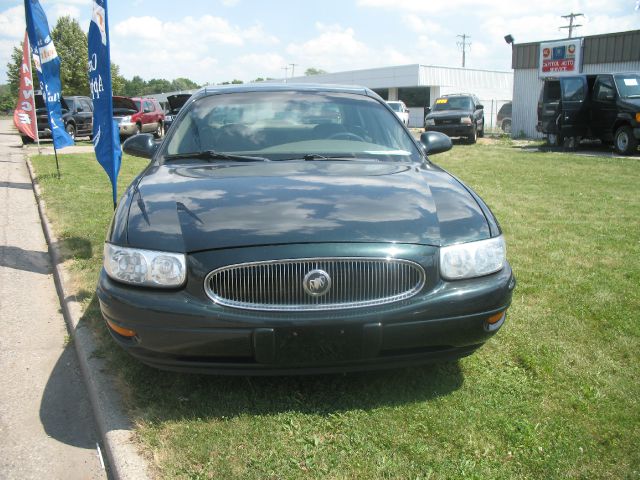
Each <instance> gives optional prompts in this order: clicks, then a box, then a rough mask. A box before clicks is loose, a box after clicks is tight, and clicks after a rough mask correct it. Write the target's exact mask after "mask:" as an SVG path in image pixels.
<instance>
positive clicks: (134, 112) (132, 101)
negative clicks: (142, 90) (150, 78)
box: [113, 96, 164, 138]
mask: <svg viewBox="0 0 640 480" xmlns="http://www.w3.org/2000/svg"><path fill="white" fill-rule="evenodd" d="M113 118H114V119H115V120H116V121H117V122H118V126H119V128H120V136H121V137H130V136H131V135H137V134H139V133H150V132H152V133H153V134H154V135H155V137H156V138H160V137H162V135H163V133H164V111H163V110H162V108H161V107H160V104H159V103H158V101H157V100H156V99H155V98H138V97H133V98H129V97H119V96H114V97H113Z"/></svg>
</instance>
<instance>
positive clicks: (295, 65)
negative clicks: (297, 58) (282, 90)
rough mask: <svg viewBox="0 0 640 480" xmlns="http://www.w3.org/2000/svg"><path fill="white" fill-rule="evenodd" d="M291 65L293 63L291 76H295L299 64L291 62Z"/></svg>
mask: <svg viewBox="0 0 640 480" xmlns="http://www.w3.org/2000/svg"><path fill="white" fill-rule="evenodd" d="M289 65H291V77H295V76H296V75H295V73H296V67H297V66H298V64H297V63H290V64H289Z"/></svg>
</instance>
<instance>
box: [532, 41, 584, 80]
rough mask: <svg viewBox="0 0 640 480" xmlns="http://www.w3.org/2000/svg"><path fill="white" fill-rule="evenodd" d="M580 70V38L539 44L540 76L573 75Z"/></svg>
mask: <svg viewBox="0 0 640 480" xmlns="http://www.w3.org/2000/svg"><path fill="white" fill-rule="evenodd" d="M581 71H582V39H581V38H570V39H569V40H561V41H558V42H544V43H541V44H540V76H541V77H557V76H560V75H575V74H576V73H580V72H581Z"/></svg>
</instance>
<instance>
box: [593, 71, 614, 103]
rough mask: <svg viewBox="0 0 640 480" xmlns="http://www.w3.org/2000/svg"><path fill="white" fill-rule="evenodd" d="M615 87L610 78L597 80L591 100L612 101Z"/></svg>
mask: <svg viewBox="0 0 640 480" xmlns="http://www.w3.org/2000/svg"><path fill="white" fill-rule="evenodd" d="M615 91H616V90H615V87H614V86H613V80H612V79H611V78H607V77H602V78H598V80H597V81H596V84H595V86H594V87H593V98H594V99H595V100H601V101H602V100H613V98H614V97H615Z"/></svg>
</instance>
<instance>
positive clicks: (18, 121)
mask: <svg viewBox="0 0 640 480" xmlns="http://www.w3.org/2000/svg"><path fill="white" fill-rule="evenodd" d="M13 123H14V124H15V126H16V128H17V129H18V130H20V133H21V134H22V135H25V136H27V137H31V138H32V139H34V140H36V138H37V137H36V136H37V134H38V125H37V123H36V106H35V99H34V98H33V77H32V75H31V55H30V51H29V38H28V37H27V32H25V34H24V42H23V44H22V67H21V68H20V89H19V91H18V103H17V104H16V109H15V110H14V111H13Z"/></svg>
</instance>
